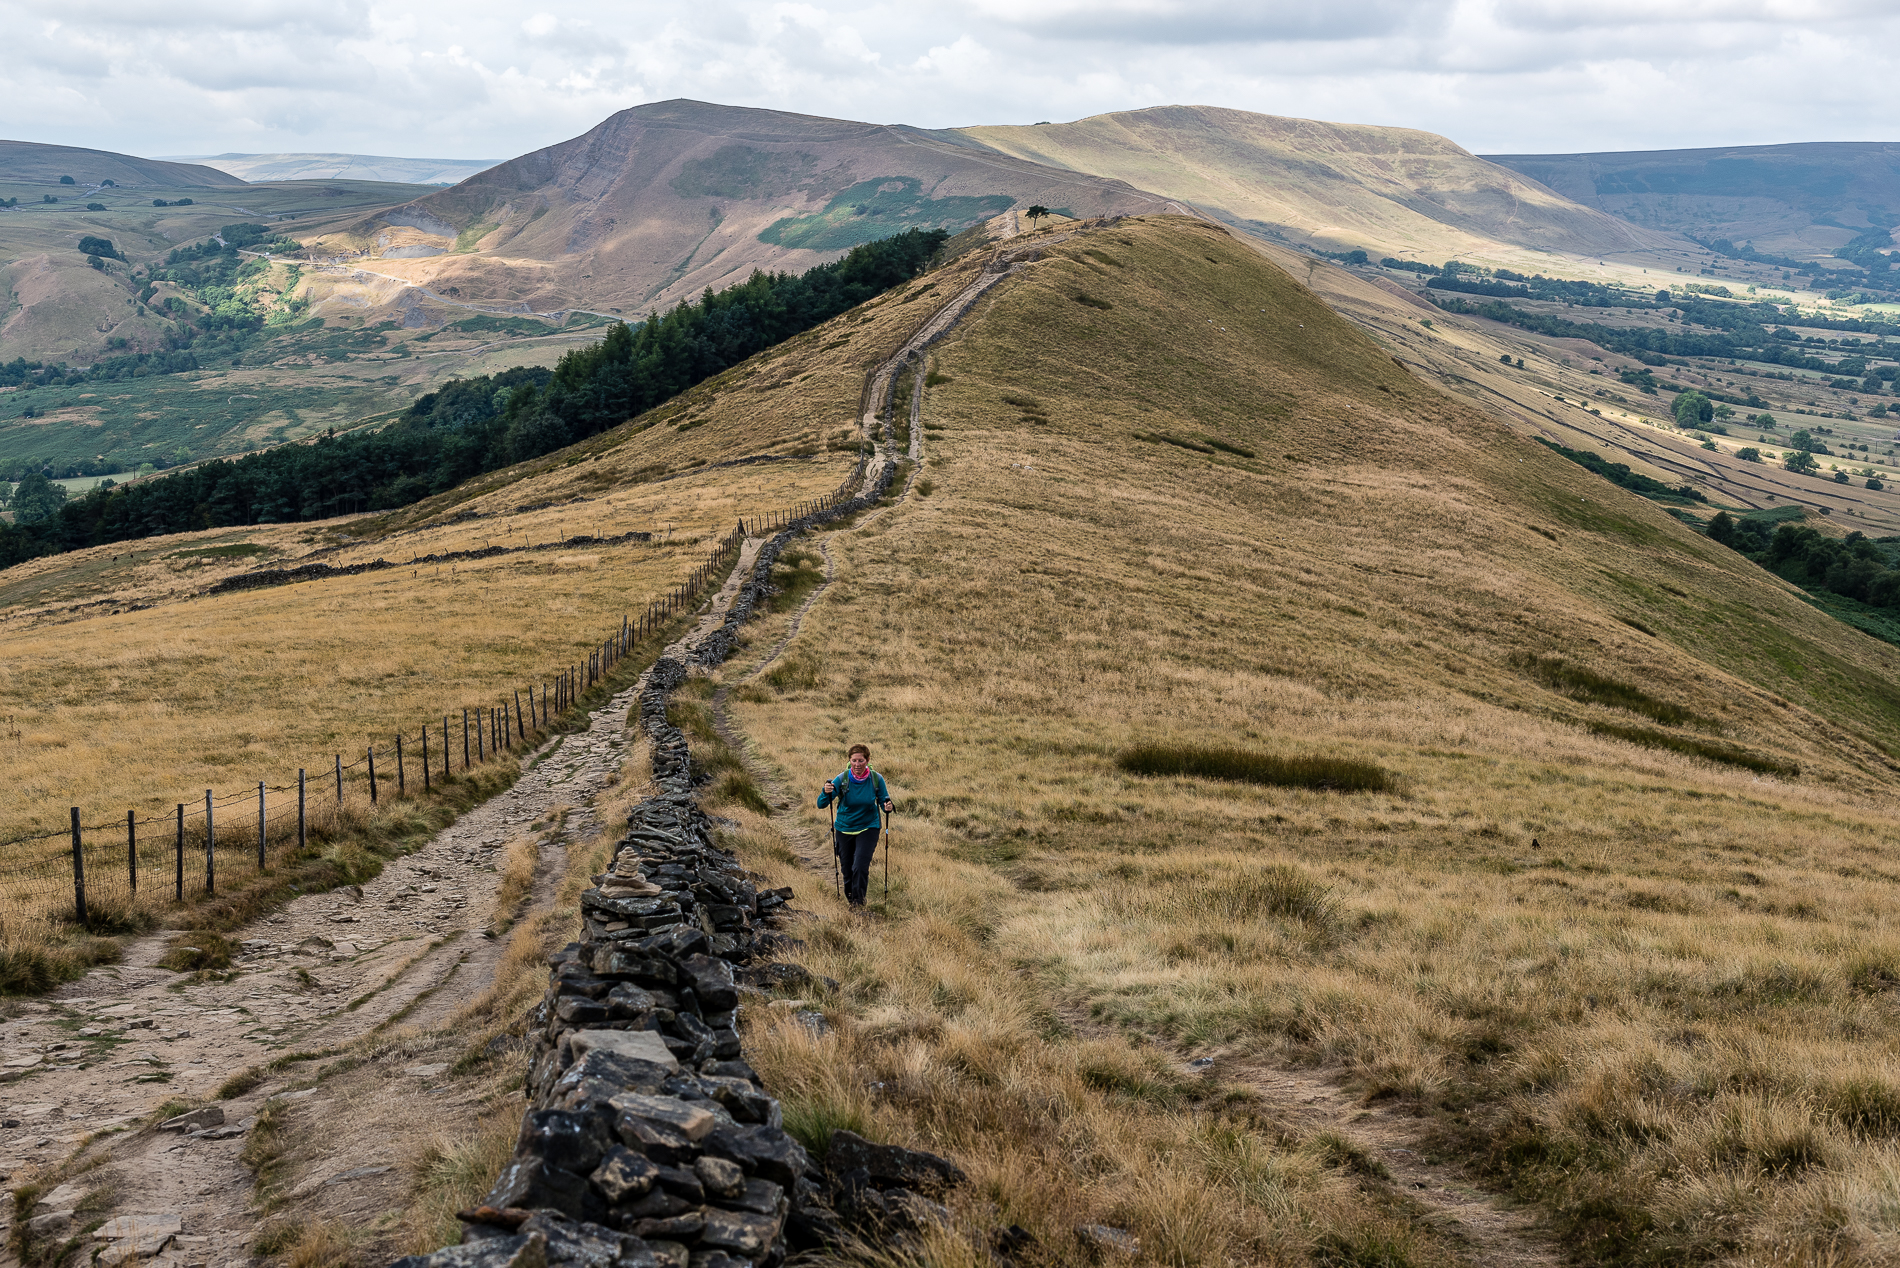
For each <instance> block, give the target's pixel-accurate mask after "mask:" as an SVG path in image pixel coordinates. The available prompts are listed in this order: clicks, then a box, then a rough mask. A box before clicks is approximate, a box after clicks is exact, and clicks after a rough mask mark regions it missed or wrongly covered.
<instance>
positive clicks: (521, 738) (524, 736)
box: [515, 690, 528, 744]
mask: <svg viewBox="0 0 1900 1268" xmlns="http://www.w3.org/2000/svg"><path fill="white" fill-rule="evenodd" d="M515 739H516V741H517V742H519V743H523V744H525V743H527V740H528V733H527V732H526V731H524V730H522V729H521V692H520V691H518V690H517V691H516V692H515Z"/></svg>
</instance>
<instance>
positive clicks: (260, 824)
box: [257, 779, 264, 872]
mask: <svg viewBox="0 0 1900 1268" xmlns="http://www.w3.org/2000/svg"><path fill="white" fill-rule="evenodd" d="M257 870H258V871H260V872H261V871H263V870H264V781H263V780H261V779H260V780H258V781H257Z"/></svg>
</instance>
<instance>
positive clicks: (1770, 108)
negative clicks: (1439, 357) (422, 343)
mask: <svg viewBox="0 0 1900 1268" xmlns="http://www.w3.org/2000/svg"><path fill="white" fill-rule="evenodd" d="M1896 12H1900V3H1896V0H1307V2H1305V3H1271V2H1269V0H1244V2H1242V0H957V2H952V3H939V4H931V3H925V4H918V3H915V0H910V2H908V3H892V4H831V5H825V4H804V3H770V2H767V0H697V2H694V3H670V4H656V3H646V2H643V0H636V2H634V3H619V4H601V3H598V0H594V2H590V3H579V2H578V0H552V2H544V0H527V2H526V3H525V4H519V5H516V4H508V5H503V4H496V3H491V2H490V0H455V2H454V3H381V2H379V0H247V2H246V3H237V4H234V3H230V2H229V0H218V2H217V3H212V2H210V0H166V2H165V3H162V4H154V3H152V2H151V0H0V31H4V32H5V33H6V45H7V57H6V59H5V60H4V62H0V136H4V137H6V138H9V139H16V140H24V141H43V142H58V143H62V144H67V145H83V146H90V147H94V148H97V149H105V150H120V151H125V152H128V153H134V154H145V155H158V154H216V153H221V152H226V151H239V152H277V151H342V152H351V153H366V154H384V155H400V156H418V157H430V158H486V159H503V158H509V157H512V156H514V155H516V154H520V153H524V152H527V151H529V150H534V149H538V148H539V147H541V146H544V145H548V144H551V143H553V142H555V141H560V140H564V139H566V138H568V137H571V136H575V135H577V134H579V133H582V132H585V131H586V130H587V129H588V128H590V127H592V126H593V125H594V124H596V123H598V122H599V121H600V120H601V119H603V118H605V117H606V116H607V115H609V114H611V113H613V112H614V111H616V110H619V109H623V108H625V107H627V106H634V105H638V104H640V103H642V102H646V101H657V100H663V99H666V98H670V97H694V98H698V99H701V100H705V101H716V102H723V103H727V104H731V105H743V106H761V107H768V108H772V109H777V110H790V111H796V112H799V113H804V114H820V115H832V116H837V117H842V118H851V119H864V120H871V121H875V122H881V123H912V124H917V125H919V126H923V127H953V126H957V125H961V124H972V123H1033V122H1035V121H1037V120H1041V119H1048V120H1057V121H1061V120H1069V119H1077V118H1082V117H1085V116H1088V115H1092V114H1100V113H1103V112H1106V111H1112V110H1125V109H1131V108H1137V107H1142V106H1153V105H1165V104H1177V103H1186V104H1199V105H1218V106H1231V107H1235V108H1238V109H1244V110H1256V111H1261V112H1264V113H1268V114H1282V115H1297V116H1303V117H1308V118H1319V119H1330V120H1342V121H1348V122H1355V123H1376V124H1393V125H1401V126H1406V127H1414V128H1425V129H1428V130H1430V131H1433V132H1440V133H1443V134H1445V135H1446V136H1449V137H1451V138H1452V139H1453V140H1454V141H1456V142H1458V143H1459V144H1460V145H1463V146H1464V147H1466V148H1467V149H1470V150H1473V151H1476V152H1479V153H1497V152H1568V151H1575V150H1626V149H1663V148H1670V147H1675V146H1704V145H1735V144H1766V143H1772V142H1782V141H1853V140H1888V139H1895V133H1896V131H1900V129H1896V128H1895V127H1894V126H1893V125H1892V124H1891V123H1889V119H1890V116H1891V114H1892V110H1891V107H1890V106H1888V105H1887V104H1886V102H1887V101H1888V100H1889V99H1890V95H1891V92H1892V90H1893V88H1894V87H1895V85H1896V72H1900V16H1895V15H1896Z"/></svg>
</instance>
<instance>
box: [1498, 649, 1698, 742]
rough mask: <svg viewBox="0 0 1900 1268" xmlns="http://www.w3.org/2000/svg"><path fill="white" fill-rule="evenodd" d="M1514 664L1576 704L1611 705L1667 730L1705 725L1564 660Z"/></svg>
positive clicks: (1528, 658)
mask: <svg viewBox="0 0 1900 1268" xmlns="http://www.w3.org/2000/svg"><path fill="white" fill-rule="evenodd" d="M1514 663H1515V664H1517V665H1518V666H1519V667H1520V668H1522V669H1524V670H1525V671H1526V672H1528V673H1529V674H1530V676H1531V677H1533V678H1535V679H1536V680H1537V681H1539V682H1541V683H1543V684H1544V685H1545V686H1546V687H1550V688H1552V689H1553V690H1556V691H1560V692H1562V693H1563V694H1564V695H1567V696H1569V697H1570V698H1571V699H1573V700H1586V701H1588V702H1590V703H1591V704H1602V705H1608V706H1610V707H1611V708H1612V709H1627V710H1628V711H1629V712H1631V713H1640V714H1642V715H1643V716H1644V717H1646V718H1651V719H1653V720H1655V721H1657V722H1660V723H1662V724H1663V725H1664V726H1682V725H1684V724H1688V723H1696V722H1700V721H1701V719H1700V718H1698V717H1697V716H1696V715H1695V714H1694V713H1693V712H1691V711H1690V710H1688V709H1685V708H1683V707H1682V706H1681V705H1679V704H1671V703H1670V702H1668V701H1667V700H1658V699H1657V698H1656V697H1655V696H1652V695H1650V694H1649V693H1648V692H1647V691H1644V690H1643V689H1642V688H1641V687H1636V686H1632V685H1630V684H1629V683H1626V682H1618V681H1617V680H1616V679H1614V678H1610V677H1607V676H1605V675H1603V674H1599V673H1597V672H1596V671H1595V670H1593V669H1588V668H1585V667H1584V666H1582V665H1579V664H1576V663H1575V662H1573V661H1568V660H1565V659H1564V658H1563V657H1561V656H1521V657H1518V658H1517V659H1516V661H1515V662H1514Z"/></svg>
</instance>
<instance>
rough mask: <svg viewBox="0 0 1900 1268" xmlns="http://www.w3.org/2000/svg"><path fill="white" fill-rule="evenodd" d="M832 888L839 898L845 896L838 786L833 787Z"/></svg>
mask: <svg viewBox="0 0 1900 1268" xmlns="http://www.w3.org/2000/svg"><path fill="white" fill-rule="evenodd" d="M831 888H832V889H833V891H835V892H836V894H837V896H838V897H839V898H843V897H844V881H843V880H842V879H841V878H840V875H839V863H838V788H837V785H835V784H834V785H832V789H831Z"/></svg>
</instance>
